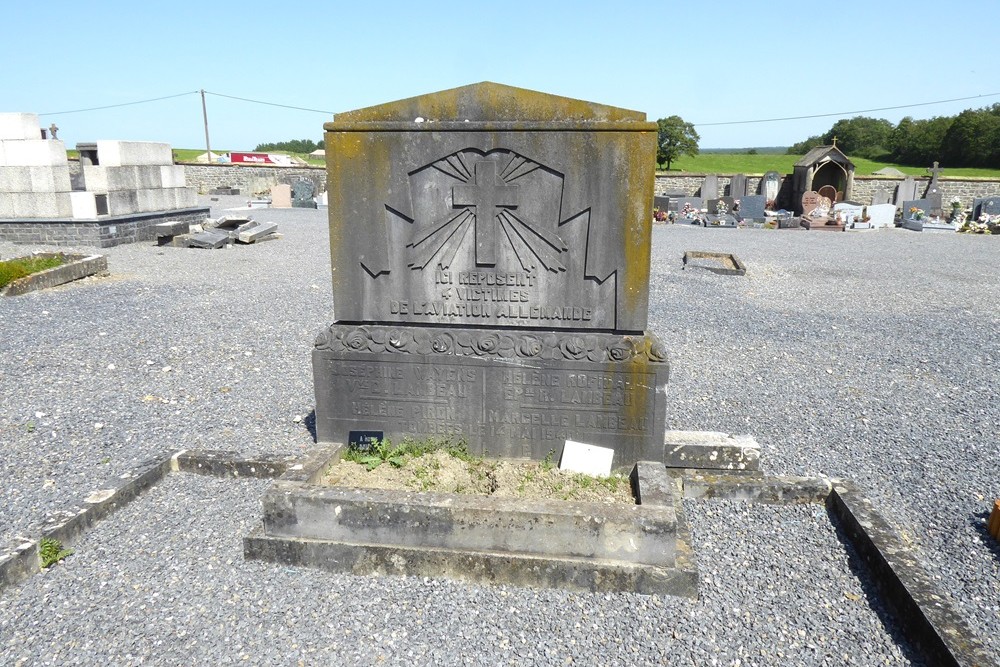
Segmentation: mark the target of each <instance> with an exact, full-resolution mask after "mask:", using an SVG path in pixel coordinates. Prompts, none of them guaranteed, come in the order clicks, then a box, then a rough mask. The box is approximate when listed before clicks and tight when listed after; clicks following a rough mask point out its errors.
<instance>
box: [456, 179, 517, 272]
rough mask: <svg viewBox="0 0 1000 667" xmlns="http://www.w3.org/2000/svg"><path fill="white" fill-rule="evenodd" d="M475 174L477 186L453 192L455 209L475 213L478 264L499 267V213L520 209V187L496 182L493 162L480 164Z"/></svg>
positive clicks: (459, 188) (460, 186) (467, 186)
mask: <svg viewBox="0 0 1000 667" xmlns="http://www.w3.org/2000/svg"><path fill="white" fill-rule="evenodd" d="M475 173H476V176H475V185H471V184H466V185H456V186H454V187H453V188H452V195H451V196H452V206H453V207H454V208H461V207H463V206H468V207H472V208H474V209H475V211H474V213H475V216H476V222H475V224H476V264H479V265H485V266H492V265H495V264H496V263H497V262H496V234H497V226H498V225H499V221H498V220H497V216H496V209H497V208H500V207H506V208H517V186H516V185H504V184H503V181H500V182H499V183H498V182H497V163H496V162H494V161H493V160H480V161H479V162H477V163H476V164H475ZM480 223H481V224H480Z"/></svg>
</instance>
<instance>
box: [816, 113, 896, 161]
mask: <svg viewBox="0 0 1000 667" xmlns="http://www.w3.org/2000/svg"><path fill="white" fill-rule="evenodd" d="M892 131H893V125H892V123H891V122H889V121H887V120H886V119H884V118H869V117H867V116H855V117H854V118H842V119H841V120H838V121H837V122H836V123H834V124H833V127H831V128H830V129H829V131H827V133H826V134H824V135H823V144H822V145H824V146H829V145H831V144H833V138H834V137H836V138H837V148H839V149H840V150H841V151H843V152H844V153H845V154H847V155H858V156H860V157H864V158H869V159H872V158H876V157H880V156H881V155H882V154H884V153H887V152H888V151H887V150H886V148H885V147H886V146H888V144H889V135H891V134H892Z"/></svg>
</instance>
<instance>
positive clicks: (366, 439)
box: [347, 431, 385, 452]
mask: <svg viewBox="0 0 1000 667" xmlns="http://www.w3.org/2000/svg"><path fill="white" fill-rule="evenodd" d="M383 440H385V431H349V432H348V434H347V446H348V447H349V448H351V449H355V450H357V451H359V452H369V451H371V449H372V447H374V446H375V443H377V442H381V441H383Z"/></svg>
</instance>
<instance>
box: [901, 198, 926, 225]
mask: <svg viewBox="0 0 1000 667" xmlns="http://www.w3.org/2000/svg"><path fill="white" fill-rule="evenodd" d="M901 208H902V209H903V224H902V227H903V228H904V229H909V230H911V231H914V232H922V231H923V230H924V222H925V221H926V220H927V219H928V218H929V217H930V213H929V210H930V200H928V199H909V200H907V201H904V202H903V203H902V205H901Z"/></svg>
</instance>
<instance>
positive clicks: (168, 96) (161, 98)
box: [38, 90, 198, 116]
mask: <svg viewBox="0 0 1000 667" xmlns="http://www.w3.org/2000/svg"><path fill="white" fill-rule="evenodd" d="M197 93H198V91H197V90H192V91H189V92H186V93H177V94H176V95H166V96H164V97H154V98H151V99H148V100H138V101H136V102H122V103H121V104H108V105H107V106H103V107H90V108H89V109H73V110H72V111H49V112H46V113H40V114H38V115H39V116H61V115H64V114H68V113H83V112H84V111H100V110H101V109H114V108H115V107H127V106H131V105H133V104H146V103H147V102H159V101H160V100H169V99H172V98H174V97H183V96H185V95H196V94H197Z"/></svg>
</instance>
